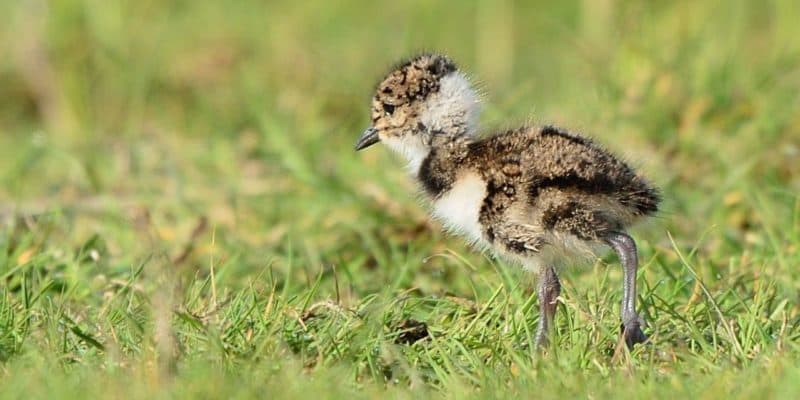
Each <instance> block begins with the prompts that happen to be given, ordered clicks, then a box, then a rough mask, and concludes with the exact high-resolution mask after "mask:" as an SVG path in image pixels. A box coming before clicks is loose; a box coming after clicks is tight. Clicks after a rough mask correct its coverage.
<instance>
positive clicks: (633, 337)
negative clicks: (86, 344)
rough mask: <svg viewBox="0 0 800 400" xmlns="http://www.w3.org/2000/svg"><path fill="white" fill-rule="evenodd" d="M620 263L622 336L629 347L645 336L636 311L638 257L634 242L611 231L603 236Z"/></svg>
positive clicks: (642, 340)
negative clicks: (621, 273)
mask: <svg viewBox="0 0 800 400" xmlns="http://www.w3.org/2000/svg"><path fill="white" fill-rule="evenodd" d="M605 242H606V243H608V245H609V246H611V247H612V248H613V249H614V251H615V252H616V253H617V256H618V257H619V261H620V264H622V272H623V275H622V336H623V337H624V338H625V344H627V345H628V348H629V349H632V348H633V345H635V344H637V343H644V342H645V341H646V340H647V336H646V335H645V334H644V332H642V326H643V325H644V320H643V319H642V317H640V316H639V314H637V313H636V269H637V268H638V263H639V261H638V257H637V255H636V242H634V241H633V238H631V237H630V236H628V235H627V234H625V233H621V232H613V233H610V234H609V235H607V236H606V237H605Z"/></svg>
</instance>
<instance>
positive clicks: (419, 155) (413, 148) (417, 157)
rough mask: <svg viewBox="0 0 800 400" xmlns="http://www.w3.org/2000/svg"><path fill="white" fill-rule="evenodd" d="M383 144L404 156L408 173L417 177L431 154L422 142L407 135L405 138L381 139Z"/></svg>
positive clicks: (415, 137)
mask: <svg viewBox="0 0 800 400" xmlns="http://www.w3.org/2000/svg"><path fill="white" fill-rule="evenodd" d="M381 142H383V144H385V145H386V146H388V147H389V148H390V149H391V150H392V151H394V152H395V153H398V154H400V155H402V156H403V157H404V158H405V159H406V160H407V161H408V165H406V169H407V170H408V173H410V174H411V175H414V176H416V174H417V173H418V172H419V167H420V165H422V162H423V161H425V157H427V156H428V153H430V149H428V148H427V147H426V146H425V145H424V144H423V143H422V140H421V139H420V138H419V137H417V136H413V135H406V136H403V137H387V138H385V139H381Z"/></svg>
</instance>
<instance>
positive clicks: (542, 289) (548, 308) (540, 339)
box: [536, 265, 561, 348]
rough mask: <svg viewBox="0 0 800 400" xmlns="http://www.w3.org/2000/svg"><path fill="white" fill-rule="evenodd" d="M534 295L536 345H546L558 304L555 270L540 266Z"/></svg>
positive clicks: (558, 291)
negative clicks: (537, 321) (537, 325)
mask: <svg viewBox="0 0 800 400" xmlns="http://www.w3.org/2000/svg"><path fill="white" fill-rule="evenodd" d="M537 286H538V287H537V290H536V295H537V296H538V297H539V327H538V328H537V329H536V346H537V347H539V348H543V347H547V345H548V343H549V340H548V337H549V336H550V332H551V331H552V330H553V318H554V317H555V314H556V307H557V306H558V303H557V298H558V295H559V294H561V283H560V282H559V281H558V275H556V270H555V268H553V267H552V266H550V265H548V266H546V267H543V268H542V272H541V274H540V275H539V282H538V285H537Z"/></svg>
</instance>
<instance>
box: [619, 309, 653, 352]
mask: <svg viewBox="0 0 800 400" xmlns="http://www.w3.org/2000/svg"><path fill="white" fill-rule="evenodd" d="M642 326H644V320H643V319H642V318H641V317H639V316H638V315H637V316H636V317H635V318H631V319H629V320H628V321H625V322H623V323H622V326H620V329H621V330H622V337H623V338H624V339H625V344H626V345H627V346H628V349H629V350H633V345H635V344H639V343H644V342H646V341H647V335H645V334H644V332H642Z"/></svg>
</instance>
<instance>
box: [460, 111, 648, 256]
mask: <svg viewBox="0 0 800 400" xmlns="http://www.w3.org/2000/svg"><path fill="white" fill-rule="evenodd" d="M468 153H469V155H468V157H467V159H469V160H470V162H471V163H474V164H473V165H474V168H475V169H477V170H479V171H481V173H482V175H483V179H485V180H486V182H487V196H486V199H485V202H484V205H483V210H482V215H481V218H482V219H483V220H484V221H485V222H487V223H490V222H491V221H492V220H495V221H497V220H501V219H506V220H507V219H509V218H516V219H517V220H519V221H518V222H519V223H529V224H534V225H536V226H538V227H540V229H543V230H547V231H559V232H564V233H569V234H572V235H575V236H577V237H578V238H580V239H584V240H597V239H599V238H601V237H602V236H603V235H604V234H605V233H607V232H609V231H615V230H622V229H624V228H625V227H627V226H628V225H630V224H632V223H633V222H635V221H636V220H637V219H639V218H641V217H644V216H647V215H652V214H654V213H656V212H657V211H658V205H659V203H660V195H659V192H658V190H657V189H656V188H655V187H654V186H652V185H651V184H650V183H649V182H648V181H647V180H646V179H644V178H643V177H642V176H640V175H637V174H636V172H635V171H634V170H633V169H632V168H631V167H630V166H628V165H627V164H626V163H625V162H623V161H621V160H620V159H618V158H617V157H615V156H614V155H612V154H611V153H609V152H608V151H606V150H605V149H603V148H602V147H601V146H599V145H597V144H595V143H594V142H593V141H591V140H590V139H587V138H584V137H581V136H578V135H574V134H572V133H569V132H567V131H564V130H561V129H558V128H555V127H552V126H545V127H541V128H538V127H524V128H520V129H517V130H512V131H508V132H505V133H503V134H500V135H496V136H492V137H489V138H486V139H482V140H479V141H475V142H473V143H471V144H470V145H469V152H468ZM520 200H523V201H520Z"/></svg>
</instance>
